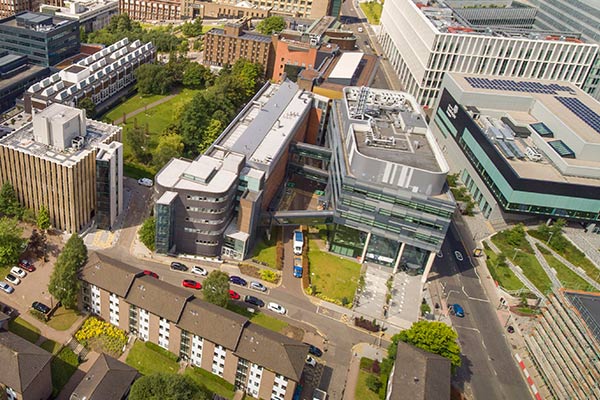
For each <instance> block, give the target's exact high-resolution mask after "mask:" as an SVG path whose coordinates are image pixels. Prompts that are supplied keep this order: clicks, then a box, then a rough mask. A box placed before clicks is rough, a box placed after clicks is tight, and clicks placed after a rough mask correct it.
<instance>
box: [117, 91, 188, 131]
mask: <svg viewBox="0 0 600 400" xmlns="http://www.w3.org/2000/svg"><path fill="white" fill-rule="evenodd" d="M178 94H179V91H176V92H175V93H173V94H170V95H168V96H166V97H163V98H162V99H159V100H156V101H153V102H152V103H150V104H147V105H145V106H144V107H140V108H138V109H137V110H134V111H131V112H130V113H127V114H125V117H119V118H117V119H115V120H114V121H113V125H120V124H122V123H123V121H124V120H125V121H126V120H128V119H130V118H133V117H135V116H136V115H138V114H140V113H143V112H145V111H148V110H150V109H152V108H154V107H156V106H159V105H161V104H163V103H166V102H167V101H169V100H171V99H172V98H173V97H175V96H177V95H178Z"/></svg>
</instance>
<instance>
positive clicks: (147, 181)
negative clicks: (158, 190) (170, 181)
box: [138, 178, 154, 187]
mask: <svg viewBox="0 0 600 400" xmlns="http://www.w3.org/2000/svg"><path fill="white" fill-rule="evenodd" d="M138 184H140V185H142V186H146V187H152V186H153V185H154V182H152V179H150V178H140V179H138Z"/></svg>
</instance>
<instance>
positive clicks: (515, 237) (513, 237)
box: [506, 224, 525, 247]
mask: <svg viewBox="0 0 600 400" xmlns="http://www.w3.org/2000/svg"><path fill="white" fill-rule="evenodd" d="M524 240H525V226H524V225H523V224H517V225H516V226H515V227H514V228H512V229H511V230H509V231H508V236H507V238H506V241H507V242H508V243H509V244H510V245H511V246H515V247H518V246H520V245H521V244H522V243H523V241H524Z"/></svg>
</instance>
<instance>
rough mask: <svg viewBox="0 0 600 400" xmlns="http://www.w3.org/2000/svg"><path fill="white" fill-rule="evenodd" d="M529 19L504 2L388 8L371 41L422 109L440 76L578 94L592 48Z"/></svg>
mask: <svg viewBox="0 0 600 400" xmlns="http://www.w3.org/2000/svg"><path fill="white" fill-rule="evenodd" d="M513 3H514V4H513ZM489 4H493V5H494V6H495V7H486V6H487V5H489ZM536 13H537V9H536V8H533V7H527V6H525V5H523V4H521V3H518V4H517V3H516V2H513V1H512V0H498V1H493V2H489V1H481V2H477V1H475V2H468V6H465V2H462V1H458V0H456V1H454V0H447V1H441V0H430V1H425V0H390V1H386V2H385V5H384V7H383V13H382V16H381V33H380V36H379V40H380V42H381V45H382V48H383V51H384V53H385V55H386V56H387V58H388V59H389V61H390V63H391V64H392V66H393V68H394V70H395V71H396V72H397V74H398V76H399V78H400V81H401V82H402V83H403V84H404V85H405V88H406V90H407V92H409V93H411V94H412V95H414V96H415V97H416V98H417V101H418V102H419V103H420V104H423V105H426V106H428V107H431V106H432V105H433V103H434V102H435V100H436V99H437V97H438V95H439V92H440V86H441V83H442V79H443V77H444V74H445V73H447V72H461V73H467V74H477V75H497V76H503V77H506V78H513V77H521V78H527V79H548V80H553V81H564V82H570V83H573V84H575V85H576V86H578V87H582V86H583V85H584V83H585V82H586V79H587V77H588V74H589V72H590V68H591V67H592V65H594V62H595V59H596V56H597V54H598V45H597V44H595V43H585V42H584V40H583V38H582V35H581V33H579V32H570V31H557V30H554V29H553V30H542V29H538V28H536V25H535V22H536Z"/></svg>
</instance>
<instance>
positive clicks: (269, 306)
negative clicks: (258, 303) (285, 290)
mask: <svg viewBox="0 0 600 400" xmlns="http://www.w3.org/2000/svg"><path fill="white" fill-rule="evenodd" d="M267 309H268V310H271V311H273V312H276V313H277V314H281V315H285V313H286V312H287V311H286V309H285V307H283V306H282V305H280V304H277V303H273V302H270V303H269V304H267Z"/></svg>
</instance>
